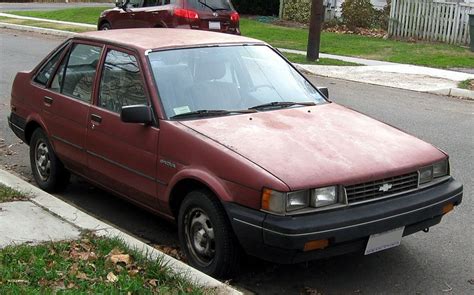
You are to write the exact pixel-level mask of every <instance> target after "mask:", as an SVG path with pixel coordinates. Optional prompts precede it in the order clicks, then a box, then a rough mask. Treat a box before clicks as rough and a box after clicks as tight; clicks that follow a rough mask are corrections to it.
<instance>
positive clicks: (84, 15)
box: [7, 6, 111, 25]
mask: <svg viewBox="0 0 474 295" xmlns="http://www.w3.org/2000/svg"><path fill="white" fill-rule="evenodd" d="M109 8H111V7H110V6H109V7H106V6H104V7H81V8H68V9H58V10H45V11H10V12H7V13H10V14H15V15H21V16H29V17H38V18H45V19H53V20H61V21H68V22H75V23H85V24H92V25H97V20H98V19H99V16H100V13H101V12H102V11H104V10H105V9H109Z"/></svg>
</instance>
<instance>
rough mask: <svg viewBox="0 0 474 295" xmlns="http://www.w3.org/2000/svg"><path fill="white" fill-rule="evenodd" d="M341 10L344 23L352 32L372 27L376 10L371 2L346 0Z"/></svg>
mask: <svg viewBox="0 0 474 295" xmlns="http://www.w3.org/2000/svg"><path fill="white" fill-rule="evenodd" d="M341 8H342V18H343V20H344V23H345V24H346V26H347V27H348V28H349V29H350V30H355V29H356V28H358V27H359V28H369V27H371V26H372V24H373V20H374V15H375V9H374V6H373V5H372V3H370V0H345V1H344V3H342V5H341Z"/></svg>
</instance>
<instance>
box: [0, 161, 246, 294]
mask: <svg viewBox="0 0 474 295" xmlns="http://www.w3.org/2000/svg"><path fill="white" fill-rule="evenodd" d="M0 183H2V184H4V185H6V186H9V187H11V188H14V189H16V190H18V191H21V192H23V193H25V194H27V195H28V196H29V197H30V198H31V199H30V200H29V201H30V202H32V203H34V204H36V205H38V206H40V207H41V208H43V209H46V210H47V211H49V212H51V213H53V214H55V215H57V216H59V217H61V218H63V219H64V220H66V221H67V222H69V223H71V224H74V225H75V226H77V227H79V228H81V229H83V230H90V231H93V232H94V233H95V234H96V235H97V236H100V237H108V238H119V239H121V240H122V241H124V242H125V244H126V245H127V246H128V247H130V248H131V249H136V250H138V251H139V252H140V253H142V254H143V255H144V256H145V257H148V258H149V259H151V260H158V259H160V260H161V261H163V263H164V264H166V265H167V266H168V267H170V269H171V270H172V271H173V272H174V273H175V274H178V275H182V276H184V277H185V278H188V279H189V280H190V281H191V282H194V283H195V284H197V285H199V286H202V287H206V288H215V289H216V291H217V293H218V294H236V295H237V294H242V293H241V292H240V291H237V290H235V289H234V288H232V287H231V286H229V285H226V284H224V283H222V282H220V281H218V280H216V279H214V278H212V277H210V276H208V275H206V274H204V273H202V272H200V271H198V270H196V269H194V268H192V267H191V266H189V265H187V264H185V263H184V262H181V261H179V260H177V259H175V258H173V257H171V256H169V255H166V254H165V253H163V252H161V251H158V250H157V249H155V248H153V247H151V246H149V245H147V244H145V243H143V242H142V241H140V240H138V239H136V238H135V237H133V236H131V235H129V234H127V233H124V232H123V231H121V230H119V229H118V228H116V227H114V226H112V225H109V224H107V223H105V222H103V221H100V220H98V219H96V218H95V217H92V216H90V215H88V214H87V213H85V212H83V211H81V210H79V209H77V208H76V207H74V206H72V205H70V204H68V203H66V202H64V201H61V200H60V199H58V198H56V197H54V196H53V195H50V194H48V193H47V192H45V191H42V190H41V189H39V188H37V187H35V186H33V185H32V184H30V183H28V182H26V181H24V180H22V179H20V178H19V177H17V176H15V175H13V174H11V173H9V172H7V171H5V170H2V169H0Z"/></svg>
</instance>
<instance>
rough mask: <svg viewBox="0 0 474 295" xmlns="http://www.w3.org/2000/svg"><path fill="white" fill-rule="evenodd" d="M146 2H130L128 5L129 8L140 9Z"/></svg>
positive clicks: (134, 0)
mask: <svg viewBox="0 0 474 295" xmlns="http://www.w3.org/2000/svg"><path fill="white" fill-rule="evenodd" d="M143 1H144V0H130V1H129V2H128V4H127V7H128V8H139V7H142V6H143Z"/></svg>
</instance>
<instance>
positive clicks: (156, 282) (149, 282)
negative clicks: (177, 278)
mask: <svg viewBox="0 0 474 295" xmlns="http://www.w3.org/2000/svg"><path fill="white" fill-rule="evenodd" d="M148 284H150V285H152V286H153V287H156V286H158V280H157V279H151V280H148Z"/></svg>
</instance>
